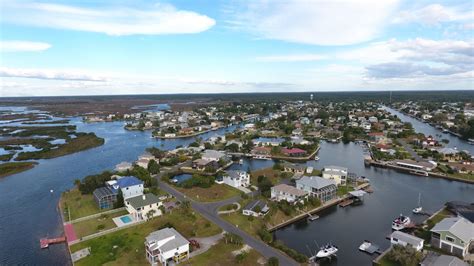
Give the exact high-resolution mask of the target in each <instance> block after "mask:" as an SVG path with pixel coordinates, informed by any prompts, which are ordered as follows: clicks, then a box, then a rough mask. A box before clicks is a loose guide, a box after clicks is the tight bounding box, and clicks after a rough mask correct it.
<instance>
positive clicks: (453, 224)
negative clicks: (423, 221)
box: [431, 217, 474, 243]
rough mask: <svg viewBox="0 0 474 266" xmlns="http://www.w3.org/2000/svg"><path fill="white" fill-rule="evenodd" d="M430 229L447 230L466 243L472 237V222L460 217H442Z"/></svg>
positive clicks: (473, 233) (436, 230)
mask: <svg viewBox="0 0 474 266" xmlns="http://www.w3.org/2000/svg"><path fill="white" fill-rule="evenodd" d="M431 231H432V232H444V231H448V232H450V233H451V234H453V235H454V236H456V237H458V238H459V239H461V240H462V241H464V242H466V243H469V241H471V240H473V239H474V224H473V223H471V222H469V221H468V220H466V219H464V218H462V217H450V218H444V219H443V220H441V222H439V223H437V224H436V225H435V226H434V227H433V228H431Z"/></svg>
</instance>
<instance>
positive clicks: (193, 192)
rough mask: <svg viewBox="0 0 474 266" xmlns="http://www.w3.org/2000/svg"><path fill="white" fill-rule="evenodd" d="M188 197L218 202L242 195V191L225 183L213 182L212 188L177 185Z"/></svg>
mask: <svg viewBox="0 0 474 266" xmlns="http://www.w3.org/2000/svg"><path fill="white" fill-rule="evenodd" d="M175 188H176V189H177V190H179V191H180V192H182V193H184V194H185V195H186V196H187V197H190V198H191V199H193V200H195V201H201V202H216V201H221V200H225V199H228V198H232V197H235V196H238V195H240V194H241V193H242V192H241V191H240V190H238V189H236V188H233V187H231V186H228V185H225V184H213V185H212V186H211V187H210V188H201V187H192V188H181V187H175Z"/></svg>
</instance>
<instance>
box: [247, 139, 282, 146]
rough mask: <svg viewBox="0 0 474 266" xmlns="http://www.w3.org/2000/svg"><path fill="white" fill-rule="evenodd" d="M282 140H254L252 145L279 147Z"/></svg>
mask: <svg viewBox="0 0 474 266" xmlns="http://www.w3.org/2000/svg"><path fill="white" fill-rule="evenodd" d="M283 141H284V139H282V138H256V139H254V140H252V142H253V144H254V145H255V146H273V147H276V146H280V144H282V143H283Z"/></svg>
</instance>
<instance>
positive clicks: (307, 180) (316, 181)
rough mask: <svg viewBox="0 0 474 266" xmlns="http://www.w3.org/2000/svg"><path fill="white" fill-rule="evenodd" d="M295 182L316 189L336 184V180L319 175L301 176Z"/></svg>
mask: <svg viewBox="0 0 474 266" xmlns="http://www.w3.org/2000/svg"><path fill="white" fill-rule="evenodd" d="M296 183H299V184H302V185H304V186H308V187H312V188H316V189H322V188H324V187H327V186H331V185H334V186H336V182H334V180H332V179H325V178H322V177H320V176H303V177H302V178H300V179H298V180H297V181H296Z"/></svg>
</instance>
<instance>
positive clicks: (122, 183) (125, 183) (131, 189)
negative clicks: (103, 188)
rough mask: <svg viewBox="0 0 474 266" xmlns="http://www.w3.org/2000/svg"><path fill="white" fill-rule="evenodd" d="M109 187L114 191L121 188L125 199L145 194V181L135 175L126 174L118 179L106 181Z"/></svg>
mask: <svg viewBox="0 0 474 266" xmlns="http://www.w3.org/2000/svg"><path fill="white" fill-rule="evenodd" d="M106 185H107V187H109V188H111V189H112V190H113V191H117V192H118V189H120V190H121V191H122V195H123V198H124V199H127V198H131V197H135V196H139V195H142V194H143V181H141V180H140V179H138V178H136V177H134V176H124V177H121V178H119V179H117V180H110V181H107V182H106Z"/></svg>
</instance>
